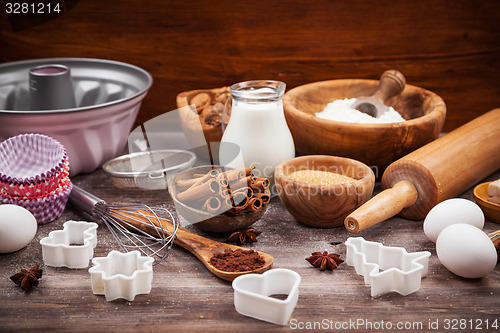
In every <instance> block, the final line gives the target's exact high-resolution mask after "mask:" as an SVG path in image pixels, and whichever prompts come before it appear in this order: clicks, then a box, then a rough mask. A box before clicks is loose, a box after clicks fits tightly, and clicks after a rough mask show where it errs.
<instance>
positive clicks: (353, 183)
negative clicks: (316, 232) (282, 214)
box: [274, 155, 375, 228]
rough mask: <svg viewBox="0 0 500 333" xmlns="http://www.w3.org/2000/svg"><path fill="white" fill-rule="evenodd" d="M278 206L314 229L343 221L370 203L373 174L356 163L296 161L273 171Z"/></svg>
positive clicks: (326, 158) (318, 157)
mask: <svg viewBox="0 0 500 333" xmlns="http://www.w3.org/2000/svg"><path fill="white" fill-rule="evenodd" d="M274 179H275V182H276V190H277V191H278V194H279V197H280V199H281V202H283V204H284V205H285V207H286V208H287V209H288V211H289V212H290V213H291V214H292V215H293V216H294V217H295V218H296V219H297V220H298V221H300V222H302V223H304V224H306V225H309V226H312V227H318V228H333V227H337V226H342V225H344V219H345V218H346V216H347V215H349V214H350V213H351V212H352V211H354V210H355V209H356V208H358V207H359V206H361V205H362V204H363V203H365V202H366V201H368V199H370V197H371V195H372V192H373V187H374V185H375V174H374V173H373V171H372V170H371V169H370V168H369V167H368V166H367V165H366V164H364V163H361V162H359V161H356V160H353V159H350V158H344V157H337V156H327V155H309V156H302V157H296V158H294V159H291V160H289V161H286V162H283V163H281V164H280V165H278V167H277V168H276V169H275V171H274Z"/></svg>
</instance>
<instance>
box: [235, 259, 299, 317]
mask: <svg viewBox="0 0 500 333" xmlns="http://www.w3.org/2000/svg"><path fill="white" fill-rule="evenodd" d="M299 284H300V275H299V274H298V273H296V272H294V271H292V270H289V269H283V268H277V269H272V270H269V271H267V272H265V273H263V274H245V275H241V276H239V277H237V278H236V279H234V280H233V289H234V306H235V308H236V311H238V312H239V313H241V314H242V315H245V316H249V317H252V318H256V319H259V320H264V321H268V322H271V323H274V324H278V325H285V324H286V323H287V322H288V320H289V319H290V316H291V315H292V312H293V310H294V309H295V306H296V305H297V300H298V298H299ZM280 294H287V295H288V296H287V298H286V299H285V300H281V299H278V298H274V297H271V296H272V295H280Z"/></svg>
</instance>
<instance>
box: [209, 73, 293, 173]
mask: <svg viewBox="0 0 500 333" xmlns="http://www.w3.org/2000/svg"><path fill="white" fill-rule="evenodd" d="M285 87H286V85H285V83H283V82H279V81H265V80H259V81H246V82H241V83H237V84H234V85H232V86H231V97H232V102H231V101H230V100H229V101H228V103H227V105H226V107H228V104H229V103H232V110H231V117H230V119H229V123H228V125H227V127H226V128H225V130H224V134H223V135H222V140H221V145H220V149H219V159H220V164H221V165H225V166H229V167H233V168H243V167H249V166H255V167H256V168H255V170H254V175H255V176H257V177H266V178H269V179H270V180H271V182H272V183H274V182H273V178H274V177H273V176H274V169H275V168H276V166H278V164H280V163H281V162H284V161H287V160H289V159H292V158H294V157H295V146H294V144H293V138H292V134H291V133H290V130H289V129H288V126H287V124H286V120H285V114H284V111H283V95H284V93H285ZM225 143H232V144H235V145H237V146H238V147H239V153H238V154H237V155H236V154H234V145H231V144H225Z"/></svg>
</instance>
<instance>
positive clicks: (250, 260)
mask: <svg viewBox="0 0 500 333" xmlns="http://www.w3.org/2000/svg"><path fill="white" fill-rule="evenodd" d="M210 263H211V264H212V265H213V266H214V267H215V268H218V269H220V270H221V271H226V272H245V271H251V270H254V269H258V268H261V267H262V266H264V264H265V260H264V258H263V257H262V256H261V255H260V254H259V253H258V252H257V251H254V250H241V249H236V250H234V251H233V250H231V249H226V250H224V252H219V253H215V254H214V255H213V256H212V258H210Z"/></svg>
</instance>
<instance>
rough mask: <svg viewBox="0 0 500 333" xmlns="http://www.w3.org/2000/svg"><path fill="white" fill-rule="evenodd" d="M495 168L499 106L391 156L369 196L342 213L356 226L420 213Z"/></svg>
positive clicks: (499, 163) (499, 159)
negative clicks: (379, 189) (379, 188)
mask: <svg viewBox="0 0 500 333" xmlns="http://www.w3.org/2000/svg"><path fill="white" fill-rule="evenodd" d="M499 168H500V109H494V110H491V111H489V112H487V113H485V114H483V115H481V116H479V117H478V118H476V119H474V120H472V121H470V122H469V123H467V124H465V125H463V126H461V127H459V128H457V129H455V130H454V131H452V132H450V133H448V134H446V135H444V136H442V137H441V138H439V139H437V140H435V141H433V142H431V143H429V144H427V145H425V146H423V147H421V148H419V149H417V150H415V151H414V152H412V153H410V154H408V155H406V156H405V157H403V158H401V159H399V160H397V161H395V162H393V163H392V164H391V165H389V167H387V169H386V170H385V172H384V174H383V175H382V188H383V189H384V191H382V192H380V193H379V194H378V195H376V196H375V197H373V198H371V199H370V200H369V201H367V202H366V203H365V204H364V205H362V206H361V207H359V208H358V209H357V210H355V211H354V212H352V213H351V214H350V215H349V216H347V217H346V219H345V221H344V225H345V227H346V228H347V230H349V231H350V232H358V231H361V230H363V229H366V228H368V227H371V226H372V225H375V224H377V223H379V222H382V221H385V220H386V219H388V218H390V217H392V216H394V215H396V214H398V213H399V215H400V216H401V217H404V218H407V219H410V220H421V219H424V218H425V216H426V215H427V213H428V212H429V211H430V210H431V208H432V207H434V206H435V205H437V204H438V203H440V202H441V201H443V200H446V199H449V198H452V197H456V196H458V195H460V194H461V193H463V192H464V191H466V190H467V189H469V188H470V187H471V186H473V185H474V184H476V183H478V182H479V181H481V180H482V179H484V178H485V177H487V176H488V175H490V174H492V173H493V172H495V171H496V170H498V169H499Z"/></svg>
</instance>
